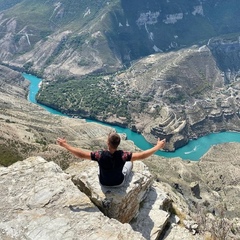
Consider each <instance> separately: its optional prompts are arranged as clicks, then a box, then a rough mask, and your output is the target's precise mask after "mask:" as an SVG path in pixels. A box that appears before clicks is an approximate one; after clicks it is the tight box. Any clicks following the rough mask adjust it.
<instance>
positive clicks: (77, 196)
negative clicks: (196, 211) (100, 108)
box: [0, 157, 144, 240]
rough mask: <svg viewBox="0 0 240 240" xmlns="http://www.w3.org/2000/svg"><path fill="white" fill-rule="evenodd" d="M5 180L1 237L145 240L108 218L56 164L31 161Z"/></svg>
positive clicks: (3, 172)
mask: <svg viewBox="0 0 240 240" xmlns="http://www.w3.org/2000/svg"><path fill="white" fill-rule="evenodd" d="M0 176H1V180H0V182H1V191H0V205H1V208H0V219H1V221H0V238H1V239H32V240H37V239H38V240H48V239H49V240H52V239H58V240H60V239H91V240H96V239H111V240H122V239H129V240H133V239H138V240H140V239H142V240H143V239H144V238H143V237H142V236H141V234H139V233H137V232H134V231H133V230H132V228H131V227H130V225H128V224H121V223H120V222H118V221H117V220H115V219H109V218H107V217H105V216H104V215H103V214H102V213H101V212H100V211H99V210H98V208H97V207H96V206H95V205H94V204H93V203H92V202H91V201H90V199H89V198H88V197H87V196H86V195H85V194H84V193H82V192H80V191H79V190H78V189H77V187H76V186H74V184H73V183H72V181H71V178H70V176H69V175H67V174H65V173H64V172H63V171H62V170H61V169H60V167H59V166H57V165H56V164H54V163H53V162H46V161H45V160H44V159H42V158H40V157H35V158H29V159H27V160H24V161H22V162H18V163H15V164H14V165H12V166H11V167H8V168H4V167H1V168H0Z"/></svg>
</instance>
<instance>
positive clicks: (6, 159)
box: [0, 145, 23, 167]
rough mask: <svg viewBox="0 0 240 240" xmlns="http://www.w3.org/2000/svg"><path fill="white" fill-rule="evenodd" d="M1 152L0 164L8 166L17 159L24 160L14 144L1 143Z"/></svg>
mask: <svg viewBox="0 0 240 240" xmlns="http://www.w3.org/2000/svg"><path fill="white" fill-rule="evenodd" d="M0 152H1V154H0V165H2V166H4V167H8V166H10V165H11V164H13V163H15V162H17V161H21V160H23V159H22V157H21V156H20V155H19V153H18V152H17V150H16V148H15V147H14V145H13V146H12V147H9V146H6V145H0Z"/></svg>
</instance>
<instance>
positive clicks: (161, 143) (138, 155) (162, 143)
mask: <svg viewBox="0 0 240 240" xmlns="http://www.w3.org/2000/svg"><path fill="white" fill-rule="evenodd" d="M165 142H166V140H165V139H163V140H160V139H159V138H158V141H157V144H156V145H155V146H154V147H152V148H150V149H148V150H145V151H143V152H135V153H132V158H131V161H135V160H142V159H145V158H147V157H150V156H151V155H152V154H154V153H155V152H156V151H158V150H159V149H162V148H164V146H165Z"/></svg>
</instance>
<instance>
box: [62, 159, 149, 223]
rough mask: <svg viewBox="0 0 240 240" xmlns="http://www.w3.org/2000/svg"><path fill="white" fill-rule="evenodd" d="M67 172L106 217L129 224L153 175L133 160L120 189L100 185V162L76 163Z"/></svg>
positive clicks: (142, 164)
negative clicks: (126, 179) (126, 178)
mask: <svg viewBox="0 0 240 240" xmlns="http://www.w3.org/2000/svg"><path fill="white" fill-rule="evenodd" d="M66 172H67V173H69V174H70V175H71V176H72V181H73V182H74V183H75V184H76V185H77V186H78V187H79V189H80V190H81V191H83V192H84V193H85V194H87V195H88V196H89V198H90V199H91V201H92V202H93V203H94V204H95V205H96V206H98V207H99V209H101V211H102V212H103V213H104V214H105V215H106V216H108V217H110V218H115V219H117V220H118V221H120V222H122V223H129V222H130V221H131V220H132V219H133V218H134V217H135V216H136V215H137V214H138V212H139V207H140V203H141V202H142V201H143V200H144V199H145V198H146V196H147V193H148V191H149V190H150V188H151V185H152V183H153V176H152V175H151V173H150V172H149V170H148V168H147V166H146V165H145V164H144V163H142V162H134V164H133V171H132V173H131V174H130V176H129V179H128V181H127V182H126V184H125V185H124V186H123V187H121V188H114V187H103V186H101V185H100V184H99V178H98V172H99V170H98V165H97V163H96V162H93V161H82V162H78V163H73V164H72V165H71V166H70V167H69V168H68V169H67V170H66Z"/></svg>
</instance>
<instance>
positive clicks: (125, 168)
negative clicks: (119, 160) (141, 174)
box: [122, 161, 133, 179]
mask: <svg viewBox="0 0 240 240" xmlns="http://www.w3.org/2000/svg"><path fill="white" fill-rule="evenodd" d="M132 168H133V163H132V161H127V162H126V163H125V164H124V166H123V170H122V173H123V175H124V178H125V179H126V178H128V176H129V174H130V173H131V171H132Z"/></svg>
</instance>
